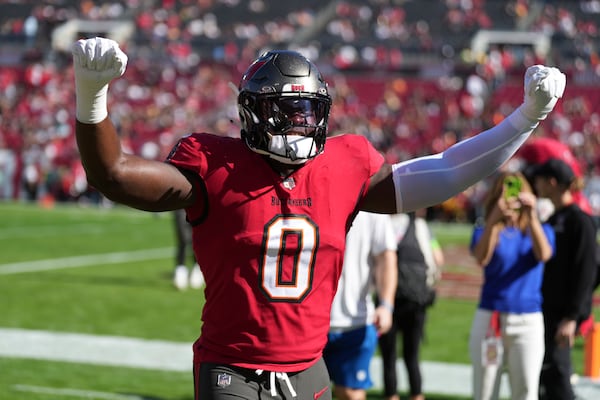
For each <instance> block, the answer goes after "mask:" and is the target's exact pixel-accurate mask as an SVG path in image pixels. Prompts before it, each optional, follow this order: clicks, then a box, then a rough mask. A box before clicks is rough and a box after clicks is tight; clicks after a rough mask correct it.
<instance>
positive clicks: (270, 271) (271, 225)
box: [259, 215, 319, 302]
mask: <svg viewBox="0 0 600 400" xmlns="http://www.w3.org/2000/svg"><path fill="white" fill-rule="evenodd" d="M292 237H294V240H293V241H291V240H290V239H291V238H292ZM290 243H295V244H296V245H295V248H290V246H291V244H290ZM318 244H319V235H318V228H317V226H316V225H315V224H314V222H312V221H311V220H310V219H309V218H308V217H306V216H301V215H280V216H277V217H275V218H273V219H272V220H271V221H269V222H268V223H267V224H266V225H265V230H264V237H263V252H262V262H261V265H260V267H259V280H260V285H261V290H262V291H263V292H264V293H265V295H266V296H267V298H269V299H270V300H271V301H291V302H300V301H302V299H304V297H305V296H306V295H307V294H308V293H309V292H310V290H311V288H312V280H313V268H314V263H315V252H316V249H317V247H318ZM285 254H293V260H292V262H291V265H293V270H292V273H291V279H287V280H284V279H283V266H284V262H283V258H284V255H285ZM285 265H290V262H289V260H286V264H285Z"/></svg>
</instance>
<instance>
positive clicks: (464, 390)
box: [0, 328, 600, 400]
mask: <svg viewBox="0 0 600 400" xmlns="http://www.w3.org/2000/svg"><path fill="white" fill-rule="evenodd" d="M0 357H7V358H27V359H39V360H48V361H63V362H76V363H84V364H95V365H109V366H115V367H129V368H139V369H152V370H161V371H176V372H186V373H187V372H189V371H191V369H192V343H182V342H169V341H164V340H148V339H138V338H131V337H122V336H104V335H102V336H101V335H87V334H80V333H59V332H48V331H41V330H27V329H17V328H0ZM396 368H397V371H398V381H399V387H398V389H399V390H401V391H406V390H408V387H407V376H406V372H405V371H406V370H405V368H404V364H402V360H399V361H398V363H397V365H396ZM421 368H422V374H423V391H424V392H425V393H435V394H440V395H453V396H465V397H469V396H471V366H470V365H464V364H452V363H442V362H434V361H423V362H422V363H421ZM370 372H371V375H372V378H373V383H374V386H373V389H375V390H378V389H382V388H383V382H382V365H381V359H380V358H379V357H377V356H376V357H374V358H373V360H372V362H371V366H370ZM22 389H23V390H24V391H28V390H46V389H45V388H42V387H40V388H38V389H36V388H35V387H33V386H31V387H29V389H27V386H24V387H23V388H22ZM575 390H576V393H577V395H578V399H581V400H597V399H600V382H599V381H594V380H591V379H589V378H586V377H580V378H579V379H578V381H577V383H576V385H575ZM500 396H501V397H502V398H510V391H509V387H508V378H507V376H506V374H504V376H503V378H502V384H501V388H500ZM113 398H114V397H113ZM117 398H118V399H124V400H125V398H123V397H117ZM117 398H115V399H117ZM128 400H129V399H128Z"/></svg>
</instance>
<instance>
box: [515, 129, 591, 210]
mask: <svg viewBox="0 0 600 400" xmlns="http://www.w3.org/2000/svg"><path fill="white" fill-rule="evenodd" d="M515 158H519V159H522V160H523V161H525V163H526V168H525V169H524V171H525V174H528V171H530V170H533V168H535V167H536V166H539V165H541V164H543V163H545V162H546V161H548V160H550V159H552V158H557V159H559V160H562V161H564V162H565V163H567V165H569V167H571V169H572V170H573V173H574V174H575V177H576V179H577V181H578V183H577V184H575V185H574V186H573V192H572V193H573V199H574V201H575V203H576V204H577V205H578V206H579V207H580V208H581V209H582V210H583V211H585V212H586V213H588V214H590V215H592V206H591V205H590V202H589V200H588V198H587V197H586V196H585V194H583V190H582V189H583V170H582V168H581V165H580V164H579V161H577V159H576V158H575V156H574V155H573V152H572V151H571V149H570V148H569V146H567V145H566V144H565V143H563V142H561V141H559V140H556V139H552V138H547V137H537V138H533V139H531V140H530V141H529V142H528V143H526V144H524V145H523V147H521V148H520V149H519V151H518V152H517V154H516V155H515Z"/></svg>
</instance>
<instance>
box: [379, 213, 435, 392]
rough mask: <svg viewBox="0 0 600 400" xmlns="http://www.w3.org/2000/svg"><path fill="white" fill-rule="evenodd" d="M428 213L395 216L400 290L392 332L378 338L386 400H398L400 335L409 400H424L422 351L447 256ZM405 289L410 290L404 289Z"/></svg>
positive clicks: (397, 292) (398, 290) (393, 217)
mask: <svg viewBox="0 0 600 400" xmlns="http://www.w3.org/2000/svg"><path fill="white" fill-rule="evenodd" d="M425 211H426V209H420V210H418V211H417V212H411V213H408V214H396V215H393V216H392V224H393V228H394V236H395V238H396V243H397V244H396V251H397V259H398V265H397V267H398V289H397V291H396V296H395V301H394V323H393V325H392V328H391V329H390V330H389V332H387V333H385V334H383V335H381V337H380V338H379V346H380V350H381V357H382V360H383V383H384V395H385V398H386V399H387V400H399V396H398V379H397V371H396V359H397V355H396V352H397V346H396V337H397V336H398V334H399V333H400V332H402V358H403V359H404V364H405V365H406V370H407V373H408V382H409V387H410V399H411V400H423V399H425V397H424V395H423V385H422V377H421V368H420V365H419V351H420V347H421V341H422V339H423V333H424V328H425V319H426V313H427V307H429V306H431V305H432V304H433V301H434V299H435V290H434V289H433V286H434V283H435V281H436V280H437V279H438V278H439V276H440V275H441V266H442V265H443V264H444V254H443V252H442V250H441V247H440V245H439V243H438V242H437V240H435V238H434V236H433V234H432V232H431V229H429V226H428V224H427V221H426V220H425V218H424V216H425ZM411 272H413V273H411ZM409 277H410V278H409ZM414 279H418V280H420V281H415V280H414ZM406 285H408V286H410V287H406V288H404V287H405V286H406ZM403 288H404V289H403Z"/></svg>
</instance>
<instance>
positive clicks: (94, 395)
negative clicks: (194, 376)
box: [12, 385, 144, 400]
mask: <svg viewBox="0 0 600 400" xmlns="http://www.w3.org/2000/svg"><path fill="white" fill-rule="evenodd" d="M12 387H13V389H15V390H17V391H19V392H28V393H38V394H49V395H54V396H60V397H61V398H63V397H64V396H69V397H80V398H84V399H102V400H144V398H143V397H140V396H135V395H124V394H115V393H109V392H96V391H93V390H81V389H69V388H52V387H45V386H32V385H13V386H12Z"/></svg>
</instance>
